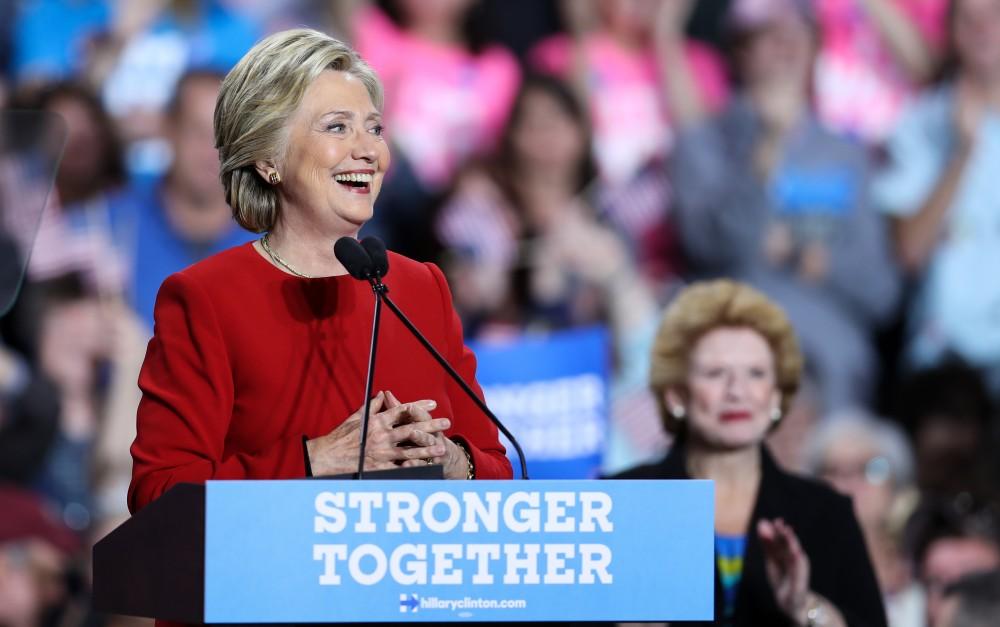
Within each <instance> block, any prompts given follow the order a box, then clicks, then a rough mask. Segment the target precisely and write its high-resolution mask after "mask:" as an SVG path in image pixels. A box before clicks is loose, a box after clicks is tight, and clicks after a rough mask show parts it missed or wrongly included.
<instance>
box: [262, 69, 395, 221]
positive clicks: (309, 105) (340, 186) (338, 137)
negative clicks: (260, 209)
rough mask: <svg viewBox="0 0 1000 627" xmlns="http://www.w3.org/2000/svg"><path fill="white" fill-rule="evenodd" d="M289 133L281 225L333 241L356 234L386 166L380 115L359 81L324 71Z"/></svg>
mask: <svg viewBox="0 0 1000 627" xmlns="http://www.w3.org/2000/svg"><path fill="white" fill-rule="evenodd" d="M287 133H288V134H287V149H286V152H285V156H284V159H282V160H281V161H280V162H278V164H277V169H278V173H279V174H280V175H281V181H282V182H281V184H280V185H279V188H278V189H279V194H280V196H281V207H282V211H281V218H280V220H281V221H283V222H285V223H286V224H295V225H296V226H297V227H305V228H310V229H314V230H318V231H320V232H321V233H324V234H328V235H329V236H331V237H338V236H342V235H355V234H356V233H357V232H358V230H359V229H360V228H361V226H362V225H363V224H364V223H365V222H366V221H368V220H369V219H370V218H371V217H372V211H373V207H374V204H375V198H376V197H377V196H378V192H379V190H380V189H381V187H382V178H383V176H384V175H385V171H386V169H387V168H388V167H389V148H388V146H387V145H386V142H385V140H384V138H383V137H382V116H381V114H380V113H379V111H378V110H377V109H376V108H375V105H374V104H373V103H372V101H371V98H370V96H369V95H368V91H367V90H366V89H365V86H364V84H363V83H362V82H361V81H360V80H359V79H358V78H357V77H355V76H352V75H350V74H347V73H345V72H339V71H334V70H326V71H324V72H322V73H321V74H320V75H319V76H318V77H317V78H316V80H315V81H313V83H312V84H311V85H310V86H309V87H308V89H306V92H305V94H304V95H303V97H302V102H301V104H300V105H299V108H298V109H297V110H296V112H295V113H294V114H293V115H292V117H291V118H290V119H289V121H288V129H287ZM258 167H259V168H261V167H262V166H260V165H259V166H258ZM262 174H263V176H264V177H265V179H266V178H267V174H266V173H265V172H263V171H262Z"/></svg>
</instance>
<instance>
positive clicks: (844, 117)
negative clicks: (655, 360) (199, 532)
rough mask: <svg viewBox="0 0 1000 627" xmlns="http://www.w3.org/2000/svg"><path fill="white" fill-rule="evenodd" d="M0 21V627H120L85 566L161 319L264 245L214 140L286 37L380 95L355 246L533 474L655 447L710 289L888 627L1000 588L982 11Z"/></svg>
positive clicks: (999, 109) (700, 6) (739, 6)
mask: <svg viewBox="0 0 1000 627" xmlns="http://www.w3.org/2000/svg"><path fill="white" fill-rule="evenodd" d="M0 17H2V20H0V103H2V105H3V107H4V108H5V110H6V111H7V117H6V118H5V119H4V121H3V125H4V135H3V139H4V145H3V146H0V224H2V227H3V228H2V233H3V238H4V242H3V244H4V245H3V246H2V247H0V248H2V249H3V260H2V262H0V263H2V264H3V265H2V268H0V270H2V272H0V282H2V283H3V285H0V297H2V296H3V294H5V293H6V294H16V295H17V298H16V300H15V301H14V303H13V306H12V308H11V309H10V311H9V312H8V313H6V315H4V316H3V318H2V319H0V482H2V484H3V485H2V486H0V624H2V625H11V626H14V627H21V626H22V625H24V626H29V625H101V624H112V623H125V622H133V619H126V618H122V617H107V616H101V615H99V614H96V613H94V612H93V611H91V609H90V607H89V603H88V587H89V577H90V568H89V565H88V556H89V548H90V546H92V544H93V542H95V541H96V540H97V539H99V538H100V537H102V536H103V535H104V534H106V533H107V532H108V531H109V530H110V529H113V528H114V527H115V526H116V525H118V524H120V523H121V522H122V521H123V520H124V519H125V518H126V517H127V515H128V514H127V510H126V506H125V491H126V488H127V485H128V481H129V476H130V472H131V458H130V456H129V452H128V450H129V445H130V444H131V441H132V438H133V437H134V432H135V410H136V405H137V403H138V398H139V391H138V389H137V387H136V378H137V374H138V369H139V366H140V364H141V361H142V358H143V355H144V352H145V346H146V342H147V341H148V339H149V338H150V337H151V334H152V324H153V320H152V311H153V303H154V300H155V297H156V292H157V290H158V288H159V285H160V283H161V282H162V281H163V279H164V278H166V277H167V276H168V275H169V274H171V273H173V272H176V271H178V270H180V269H182V268H184V267H186V266H188V265H190V264H192V263H194V262H196V261H198V260H200V259H202V258H204V257H206V256H208V255H211V254H214V253H216V252H218V251H220V250H223V249H225V248H228V247H231V246H234V245H238V244H241V243H244V242H247V241H250V240H251V239H253V238H254V237H255V236H254V235H253V234H251V233H247V232H243V231H241V230H240V229H239V228H238V227H237V226H236V225H235V223H234V222H233V221H232V218H231V213H230V209H229V207H228V206H227V205H226V203H225V201H224V199H223V196H222V187H221V185H220V183H219V179H218V169H219V168H218V166H219V164H218V157H217V152H216V149H215V147H214V145H213V144H214V142H213V133H212V116H213V108H214V105H215V99H216V96H217V93H218V88H219V84H220V81H221V79H222V77H223V76H224V75H225V73H226V72H227V71H228V70H229V69H230V68H231V67H232V66H233V65H234V64H235V63H236V62H237V61H238V60H239V59H240V57H241V56H242V55H243V54H244V53H245V52H246V51H247V50H248V49H249V48H250V47H251V46H252V45H253V43H254V42H255V41H257V40H258V39H260V38H261V37H263V36H265V35H267V34H268V33H271V32H274V31H277V30H282V29H285V28H291V27H296V26H309V27H312V28H316V29H319V30H322V31H325V32H327V33H330V34H332V35H334V36H336V37H339V38H343V39H345V40H347V41H349V42H351V43H352V44H353V45H354V46H355V47H356V48H357V49H358V50H359V51H360V52H361V54H362V55H363V56H364V57H365V58H366V59H367V60H368V61H369V62H370V63H371V64H372V66H373V67H374V68H375V70H376V71H377V72H378V74H379V75H380V77H381V78H382V80H383V82H384V84H385V90H386V103H385V115H386V129H387V131H386V134H387V137H388V138H389V141H390V143H391V147H392V155H393V165H392V168H391V170H390V172H389V175H388V176H387V179H386V183H385V186H384V188H383V191H382V193H381V196H380V197H379V199H378V202H377V204H376V216H375V218H374V220H373V221H372V222H371V223H369V224H368V225H367V226H366V230H365V233H368V234H376V235H379V236H380V237H382V238H383V239H384V240H385V241H386V242H387V244H388V245H389V247H390V248H392V249H394V250H396V251H399V252H401V253H404V254H407V255H409V256H411V257H414V258H416V259H420V260H426V261H434V262H436V263H438V264H440V265H441V266H442V268H444V270H445V271H446V274H447V276H448V277H449V281H450V284H451V288H452V290H453V293H454V299H455V304H456V306H457V308H458V310H459V312H460V314H461V316H462V319H463V323H464V327H465V332H466V337H467V339H468V341H469V342H470V343H472V344H473V345H474V346H475V348H476V349H477V352H478V354H479V357H480V380H481V382H482V383H483V386H484V388H485V390H486V394H487V397H488V400H489V401H490V403H491V405H492V406H493V407H494V409H495V410H496V411H497V413H498V414H500V416H501V417H502V418H504V419H505V420H507V421H508V422H509V424H510V427H511V429H512V431H513V432H514V433H515V434H516V435H518V436H519V438H520V439H521V441H522V444H523V445H524V446H525V449H526V452H527V453H528V459H529V464H530V465H531V468H532V469H533V470H534V471H535V472H533V476H536V477H596V476H598V475H600V474H603V473H610V472H614V471H616V470H621V469H623V468H625V467H628V466H630V465H633V464H635V463H638V462H642V461H648V460H651V459H653V458H656V457H657V456H659V455H662V454H663V452H664V451H666V450H667V448H668V447H669V440H668V438H667V437H666V436H665V435H664V432H663V430H662V428H661V426H660V419H659V417H658V415H657V410H656V404H655V402H654V401H653V399H652V398H651V397H650V395H649V393H648V391H647V388H646V381H645V377H646V364H647V362H648V352H649V348H650V345H651V342H652V337H653V334H654V332H655V330H656V325H657V323H658V320H659V316H660V314H661V313H662V311H663V308H664V306H665V305H666V304H667V303H669V301H670V299H671V297H672V295H673V294H675V293H676V292H677V290H678V288H679V287H680V286H683V285H685V284H686V283H689V282H691V281H694V280H697V279H699V278H705V277H717V276H731V277H735V278H738V279H740V280H743V281H747V282H749V283H751V284H752V285H754V286H755V287H757V288H759V289H761V290H763V291H764V292H765V293H767V294H768V295H769V296H771V297H772V298H774V299H775V300H776V301H777V302H779V303H780V304H781V305H782V306H783V307H784V308H785V309H786V311H787V312H788V313H789V315H790V317H791V319H792V321H793V323H794V324H795V327H796V329H797V331H798V333H799V337H800V341H801V344H802V347H803V350H804V352H805V354H806V370H807V376H806V380H807V382H806V385H805V386H804V389H803V390H802V392H801V394H800V395H799V398H798V399H797V401H796V403H795V406H794V409H793V411H792V412H791V414H790V415H788V416H787V417H786V418H785V420H784V424H783V425H782V427H781V428H780V429H779V430H777V431H776V433H775V434H774V436H773V438H772V442H771V445H772V449H773V450H774V452H775V454H776V456H777V457H779V459H780V460H781V461H782V462H783V463H784V464H785V465H786V466H788V467H790V468H793V469H796V470H799V471H801V472H804V473H810V474H813V475H816V476H818V477H821V478H823V479H825V480H828V481H830V482H831V483H832V484H833V485H834V486H835V487H836V488H837V489H839V490H842V491H844V492H845V493H847V494H849V495H851V496H853V498H854V502H855V508H856V511H857V514H858V517H859V519H860V521H861V523H862V527H863V529H864V531H865V538H866V541H867V542H868V545H869V550H870V552H871V555H872V559H873V561H874V564H875V566H876V571H877V574H878V578H879V582H880V584H881V586H882V588H883V591H884V594H885V596H886V600H887V605H888V608H889V611H890V619H891V624H892V625H894V626H906V627H909V626H921V625H924V624H925V619H924V616H925V611H926V608H927V607H928V604H929V605H930V607H931V609H932V611H933V608H934V606H935V604H938V603H940V600H941V595H942V591H943V589H944V586H946V585H947V584H948V583H949V582H951V581H953V580H955V579H956V578H958V577H959V576H961V575H962V574H965V573H967V572H970V571H974V570H989V569H991V568H995V567H997V566H998V565H1000V544H998V543H1000V536H998V526H997V525H998V518H997V516H998V512H1000V510H998V509H997V506H996V504H995V503H996V502H995V500H994V497H995V492H996V488H997V485H998V483H997V479H998V476H1000V475H998V473H1000V468H998V463H1000V461H998V460H1000V457H998V456H996V455H993V454H992V451H993V450H994V449H995V447H996V444H997V435H998V428H997V427H998V424H1000V423H998V419H997V401H998V399H1000V0H698V1H694V2H692V1H690V0H567V1H564V2H559V1H556V0H479V1H478V2H477V1H475V0H384V1H372V2H366V1H357V0H342V1H336V0H325V1H323V0H142V1H139V0H35V1H28V0H24V1H17V0H2V1H0ZM14 111H17V112H21V113H13V112H14ZM25 112H27V113H25ZM19 116H21V117H19ZM60 134H63V135H64V138H65V148H64V150H63V151H62V153H61V160H59V161H58V169H57V170H55V176H54V185H53V186H52V188H51V191H50V193H47V192H49V188H48V185H47V183H46V181H47V180H48V178H51V174H52V171H51V169H52V167H53V166H54V165H55V163H56V157H57V156H58V154H59V153H58V149H57V148H58V145H59V143H58V140H59V138H60ZM29 135H30V137H26V136H29ZM25 146H28V147H27V148H26V147H25ZM53 146H55V148H54V147H53ZM46 173H48V174H46ZM29 251H30V255H29ZM21 267H25V268H26V270H25V272H24V280H23V282H22V281H21V278H20V272H19V270H18V269H19V268H21ZM0 306H2V304H0ZM260 342H261V346H262V348H266V345H267V338H263V337H262V338H260ZM262 358H266V351H262ZM135 622H141V621H135Z"/></svg>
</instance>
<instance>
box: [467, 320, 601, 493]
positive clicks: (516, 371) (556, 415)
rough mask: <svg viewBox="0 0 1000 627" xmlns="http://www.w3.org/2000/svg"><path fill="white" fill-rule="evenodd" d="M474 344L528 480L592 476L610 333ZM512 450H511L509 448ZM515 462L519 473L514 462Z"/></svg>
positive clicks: (490, 396) (483, 379) (480, 372)
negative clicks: (520, 452) (521, 453)
mask: <svg viewBox="0 0 1000 627" xmlns="http://www.w3.org/2000/svg"><path fill="white" fill-rule="evenodd" d="M470 347H471V348H472V349H473V350H474V351H475V353H476V359H477V361H478V368H477V370H476V379H477V380H478V381H479V384H480V385H481V386H482V387H483V393H484V394H485V395H486V402H487V403H488V404H489V406H490V409H492V410H493V412H494V413H495V414H496V415H497V416H498V417H499V418H500V420H502V421H503V422H504V424H505V425H506V426H507V428H508V429H510V431H511V433H513V434H514V436H515V437H517V439H518V442H520V443H521V447H522V448H523V449H524V454H525V457H526V459H527V462H528V473H529V475H530V476H531V478H533V479H587V478H593V477H595V476H596V475H597V473H598V470H599V468H600V465H601V455H602V453H603V451H604V443H605V435H606V433H607V425H608V416H609V412H610V405H609V391H608V371H609V367H608V365H609V364H608V360H609V359H610V355H611V349H610V347H609V339H608V332H607V330H605V329H604V328H601V327H591V328H586V329H574V330H570V331H559V332H554V333H550V334H546V335H542V336H522V337H519V338H516V339H514V340H511V341H504V342H502V343H492V342H491V343H473V344H470ZM504 444H505V445H507V443H506V442H504ZM507 450H508V452H509V453H510V454H511V455H512V456H513V455H514V451H513V450H512V447H511V446H509V445H507ZM513 466H514V468H515V473H517V474H520V471H519V469H518V465H517V463H514V464H513Z"/></svg>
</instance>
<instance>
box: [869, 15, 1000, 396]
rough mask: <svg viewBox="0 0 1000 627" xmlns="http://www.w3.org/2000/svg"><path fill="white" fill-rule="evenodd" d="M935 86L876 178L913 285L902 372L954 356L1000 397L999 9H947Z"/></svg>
mask: <svg viewBox="0 0 1000 627" xmlns="http://www.w3.org/2000/svg"><path fill="white" fill-rule="evenodd" d="M953 3H954V6H953V10H952V18H951V22H950V24H949V35H950V39H951V50H950V52H949V57H948V62H947V64H946V69H945V71H944V79H943V81H942V82H941V83H940V84H939V85H938V86H937V87H935V88H934V89H932V90H931V91H929V92H928V93H926V94H925V95H923V96H922V97H921V98H920V99H919V100H918V101H917V102H915V103H914V104H913V106H912V107H910V108H909V110H908V111H907V113H905V114H904V116H903V118H902V119H901V121H900V123H899V126H898V127H897V128H896V130H895V131H894V132H893V134H892V137H891V138H890V140H889V143H888V153H889V163H888V167H887V168H886V171H885V172H884V173H883V174H882V175H881V176H880V177H879V178H878V180H877V181H876V186H875V197H876V202H877V204H878V206H879V207H880V208H881V209H882V210H883V211H885V212H886V213H887V214H889V215H891V216H893V218H894V219H895V227H896V228H895V236H896V249H897V255H898V257H899V260H900V263H901V264H902V265H903V267H904V268H905V269H906V271H907V272H908V273H909V274H910V276H911V277H912V278H913V279H915V281H916V282H917V284H918V293H917V295H916V299H915V302H914V303H913V306H912V308H911V309H910V311H909V339H908V346H907V351H906V352H907V354H906V362H907V363H908V364H909V365H910V366H915V367H919V366H926V365H929V364H933V363H936V362H939V361H941V360H942V359H943V358H944V357H946V356H947V355H948V353H949V352H955V353H957V354H958V355H960V356H961V357H962V358H964V359H965V360H967V361H969V362H970V363H972V364H973V365H975V366H976V367H978V368H982V369H985V370H986V372H987V375H988V382H989V383H990V385H991V387H992V388H993V389H994V391H1000V283H998V282H997V281H989V280H985V281H984V280H982V279H983V277H984V273H987V274H989V273H991V272H995V271H996V269H998V268H1000V229H997V228H996V225H997V222H998V220H1000V177H998V176H997V174H996V173H997V170H996V163H997V162H998V160H1000V0H953Z"/></svg>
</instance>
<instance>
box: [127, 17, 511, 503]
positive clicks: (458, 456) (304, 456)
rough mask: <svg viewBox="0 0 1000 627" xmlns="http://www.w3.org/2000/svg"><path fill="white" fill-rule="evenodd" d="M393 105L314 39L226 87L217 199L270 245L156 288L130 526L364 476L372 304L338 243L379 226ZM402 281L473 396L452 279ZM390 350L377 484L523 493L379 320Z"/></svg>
mask: <svg viewBox="0 0 1000 627" xmlns="http://www.w3.org/2000/svg"><path fill="white" fill-rule="evenodd" d="M381 106H382V87H381V85H380V83H379V81H378V78H377V77H376V76H375V74H374V72H372V70H371V68H369V66H368V65H367V64H366V63H365V62H364V61H363V60H362V59H361V58H360V57H359V56H358V55H357V53H355V52H354V51H353V50H351V49H350V48H349V47H347V46H346V45H344V44H343V43H341V42H339V41H337V40H335V39H332V38H330V37H328V36H326V35H323V34H321V33H319V32H316V31H312V30H306V29H297V30H291V31H285V32H281V33H277V34H275V35H272V36H270V37H268V38H267V39H265V40H263V41H261V42H260V43H259V44H257V45H256V46H255V47H254V48H253V49H252V50H250V52H248V53H247V55H246V56H245V57H244V58H243V59H242V60H241V61H240V62H239V64H238V65H237V66H236V67H235V68H234V69H233V70H232V71H231V72H230V73H229V75H228V76H227V77H226V79H225V81H224V82H223V84H222V89H221V91H220V94H219V99H218V102H217V104H216V110H215V143H216V146H217V147H218V149H219V158H220V161H221V164H222V165H221V171H222V183H223V186H224V188H225V194H226V198H227V200H228V202H229V204H230V205H231V206H232V208H233V215H234V217H235V219H236V221H237V222H238V223H239V224H240V225H242V226H243V227H245V228H247V229H249V230H251V231H254V232H257V233H264V235H263V237H261V238H260V239H259V240H257V241H256V242H253V243H252V244H247V245H244V246H240V247H237V248H233V249H230V250H227V251H225V252H223V253H221V254H219V255H216V256H214V257H210V258H209V259H206V260H205V261H203V262H201V263H198V264H195V265H193V266H191V267H189V268H187V269H186V270H183V271H182V272H179V273H177V274H174V275H173V276H171V277H170V278H168V279H167V280H166V281H165V282H164V283H163V286H162V287H161V288H160V292H159V295H158V297H157V303H156V310H155V329H154V337H153V339H152V341H151V342H150V344H149V348H148V350H147V353H146V359H145V362H144V364H143V368H142V372H141V374H140V377H139V387H140V388H141V389H142V393H143V397H142V402H141V403H140V405H139V412H138V421H137V428H138V434H137V437H136V440H135V443H134V444H133V445H132V457H133V460H134V464H133V472H132V483H131V486H130V487H129V494H128V499H129V508H130V509H131V511H133V512H135V511H136V510H138V509H140V508H141V507H143V506H144V505H146V504H147V503H149V502H150V501H152V500H154V499H155V498H157V497H158V496H159V495H160V494H162V493H163V492H164V491H165V490H166V489H167V488H169V487H170V486H171V485H173V484H175V483H179V482H199V481H204V480H207V479H281V478H295V477H304V476H307V475H309V474H313V475H317V476H320V475H331V474H338V473H349V472H352V471H354V470H356V468H357V465H358V449H359V440H360V437H359V432H360V410H358V409H357V408H358V406H359V405H361V404H362V401H363V398H361V397H362V393H361V390H363V389H364V379H365V374H366V362H367V355H368V343H369V341H370V337H371V336H370V333H371V319H372V313H373V309H374V302H373V296H372V294H371V289H370V288H369V286H368V285H367V284H365V283H363V282H360V281H355V280H353V279H352V278H351V277H350V276H349V275H347V272H346V270H345V269H344V267H343V266H342V265H341V264H340V263H339V262H338V261H337V259H336V257H335V256H334V253H333V243H334V242H335V241H336V240H337V239H339V238H340V237H344V236H351V237H354V236H356V235H357V233H358V230H359V229H360V228H361V226H362V225H363V224H364V223H365V222H366V221H367V220H368V219H370V218H371V217H372V207H373V204H374V201H375V198H376V197H377V196H378V192H379V189H380V187H381V184H382V179H383V176H384V174H385V171H386V168H387V167H388V165H389V150H388V147H387V145H386V142H385V139H384V138H383V135H382V131H383V129H382V123H381V111H380V109H381ZM390 267H391V268H392V272H390V274H389V276H388V277H386V280H385V283H386V284H387V285H388V286H389V288H390V290H391V292H392V294H393V297H394V299H395V300H396V302H397V303H398V304H399V305H400V307H402V309H403V310H404V311H407V312H408V313H409V315H410V316H411V318H412V319H413V321H414V323H415V324H416V325H417V327H419V328H421V329H422V330H423V331H424V332H425V334H426V335H427V336H428V339H429V340H430V341H431V342H432V343H433V344H434V345H435V346H436V347H437V348H438V349H439V350H441V351H442V353H444V355H445V356H446V357H447V358H448V360H449V361H450V362H451V363H452V365H454V366H455V368H456V369H457V370H458V371H459V373H461V374H462V376H463V378H464V379H465V380H466V381H468V382H469V383H471V384H473V385H475V358H474V357H473V355H472V353H471V352H470V351H469V350H468V349H466V348H465V347H464V345H463V341H462V331H461V327H460V325H459V322H458V318H457V316H456V315H455V312H454V310H453V308H452V303H451V295H450V293H449V291H448V286H447V284H446V283H445V280H444V277H443V276H442V274H441V272H440V270H438V269H437V267H435V266H433V265H430V264H420V263H417V262H415V261H411V260H409V259H406V258H405V257H401V256H399V255H394V254H390ZM379 349H380V351H379V352H380V354H379V360H378V367H377V369H376V377H375V383H374V385H375V387H374V389H376V390H382V392H380V393H379V394H378V395H377V396H376V397H375V399H374V400H373V402H372V420H371V423H370V428H369V433H368V445H367V452H366V459H365V468H366V469H373V470H374V469H382V468H392V467H395V466H399V465H413V464H421V463H440V464H443V466H444V472H445V476H446V477H447V478H452V479H466V478H473V477H475V478H487V479H493V478H509V477H510V476H511V468H510V463H509V462H508V460H507V458H506V456H505V452H504V449H503V446H501V445H500V443H499V440H498V438H497V431H496V428H495V427H493V425H492V424H491V423H490V422H489V421H488V420H487V419H486V418H485V417H484V416H482V414H481V413H480V412H479V410H478V409H477V408H476V407H475V405H474V404H473V403H472V402H471V401H469V400H468V399H467V398H465V397H464V396H463V394H462V393H461V391H460V390H459V388H458V387H457V386H456V385H454V384H453V383H452V382H451V381H450V380H449V379H448V378H447V375H446V374H445V373H444V372H443V371H442V370H441V369H440V368H439V367H437V364H436V363H434V362H433V360H432V358H431V357H429V356H428V355H426V354H425V352H424V351H423V350H422V349H421V348H420V346H419V344H418V343H417V341H416V340H414V339H413V338H412V337H410V336H409V334H408V333H407V332H406V330H405V329H404V328H403V327H402V325H401V324H400V323H399V322H398V321H397V320H396V319H395V318H392V317H390V318H386V319H384V320H383V323H382V327H381V333H380V337H379ZM397 399H409V400H410V402H407V403H401V402H400V401H399V400H397ZM432 414H433V416H432ZM434 416H436V417H434Z"/></svg>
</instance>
